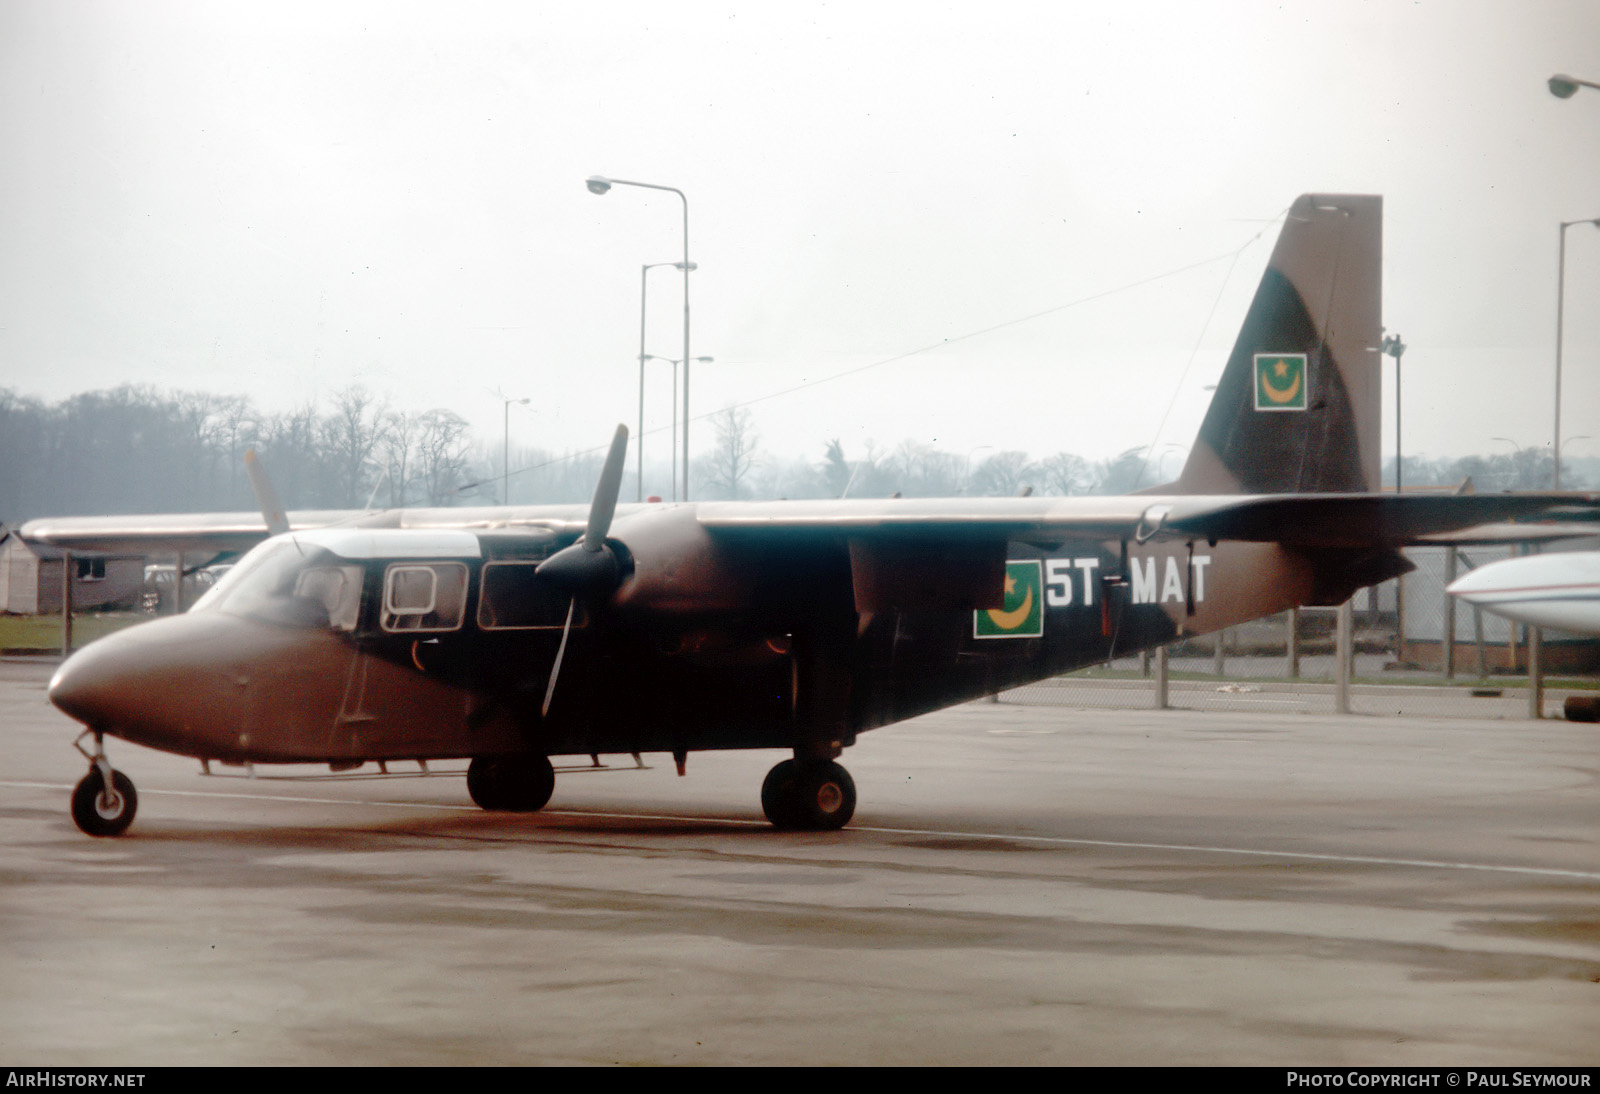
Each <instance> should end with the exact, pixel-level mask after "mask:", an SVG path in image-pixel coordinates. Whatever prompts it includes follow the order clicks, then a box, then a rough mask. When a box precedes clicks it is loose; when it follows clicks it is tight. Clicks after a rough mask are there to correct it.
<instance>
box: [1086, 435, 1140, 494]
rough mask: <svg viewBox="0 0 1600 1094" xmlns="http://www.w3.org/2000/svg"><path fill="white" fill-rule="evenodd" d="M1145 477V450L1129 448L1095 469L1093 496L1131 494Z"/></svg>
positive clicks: (1101, 462)
mask: <svg viewBox="0 0 1600 1094" xmlns="http://www.w3.org/2000/svg"><path fill="white" fill-rule="evenodd" d="M1143 475H1144V448H1143V447H1142V446H1141V447H1137V448H1129V449H1127V450H1126V451H1124V452H1122V453H1120V454H1118V455H1117V456H1115V457H1112V458H1110V459H1104V460H1101V461H1100V463H1099V464H1098V465H1097V466H1096V468H1095V481H1094V487H1093V489H1091V490H1090V493H1092V494H1131V493H1132V492H1133V491H1135V490H1137V489H1138V488H1139V479H1140V478H1141V477H1142V476H1143Z"/></svg>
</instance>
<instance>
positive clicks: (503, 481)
mask: <svg viewBox="0 0 1600 1094" xmlns="http://www.w3.org/2000/svg"><path fill="white" fill-rule="evenodd" d="M528 402H529V400H527V399H506V400H505V406H504V407H502V408H501V409H502V410H503V411H504V412H505V413H504V417H505V423H504V424H505V439H504V441H503V442H502V444H503V445H504V447H503V448H502V449H501V450H500V504H501V505H510V504H511V404H512V403H519V404H521V405H522V406H527V405H528Z"/></svg>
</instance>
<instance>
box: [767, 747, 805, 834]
mask: <svg viewBox="0 0 1600 1094" xmlns="http://www.w3.org/2000/svg"><path fill="white" fill-rule="evenodd" d="M797 769H798V768H797V765H796V764H795V762H794V761H793V760H784V761H783V762H782V763H780V764H778V765H777V766H776V767H774V768H773V769H772V770H771V771H769V772H767V777H766V779H765V780H763V781H762V783H761V811H762V812H763V813H765V814H766V815H767V819H768V820H769V821H771V822H772V824H773V826H774V827H776V828H793V827H795V824H794V821H793V819H792V818H791V816H790V814H791V812H792V809H793V804H794V780H795V772H796V770H797Z"/></svg>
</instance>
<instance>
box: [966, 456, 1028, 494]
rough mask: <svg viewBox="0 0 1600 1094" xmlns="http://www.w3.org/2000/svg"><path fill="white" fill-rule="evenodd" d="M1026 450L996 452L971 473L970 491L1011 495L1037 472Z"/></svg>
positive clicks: (1026, 483)
mask: <svg viewBox="0 0 1600 1094" xmlns="http://www.w3.org/2000/svg"><path fill="white" fill-rule="evenodd" d="M1037 470H1038V468H1037V466H1036V465H1035V464H1034V463H1033V462H1032V461H1030V460H1029V459H1028V454H1027V453H1026V452H1018V451H1016V450H1014V449H1013V450H1010V451H1006V452H996V453H995V454H994V455H992V456H990V457H989V458H988V459H986V460H984V461H983V463H982V464H981V465H979V467H978V469H977V470H976V471H974V472H973V473H972V492H973V493H974V494H983V495H986V496H988V497H1011V496H1013V495H1015V494H1016V493H1017V492H1018V491H1019V490H1021V489H1022V488H1023V487H1024V486H1026V485H1028V479H1029V478H1030V477H1031V476H1032V475H1033V474H1034V473H1035V472H1037Z"/></svg>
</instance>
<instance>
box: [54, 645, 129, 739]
mask: <svg viewBox="0 0 1600 1094" xmlns="http://www.w3.org/2000/svg"><path fill="white" fill-rule="evenodd" d="M114 637H115V636H112V638H114ZM112 638H103V639H101V640H100V641H99V642H95V643H93V644H91V645H88V646H85V647H84V648H83V649H81V650H79V651H78V652H77V653H74V654H73V655H72V656H71V657H68V658H67V659H66V660H65V661H63V662H62V663H61V666H60V667H59V668H57V669H56V672H55V675H54V676H52V677H51V678H50V687H49V690H48V692H47V694H48V695H49V697H50V702H52V703H54V704H55V705H56V707H57V709H59V710H60V711H61V712H62V713H64V714H67V715H69V716H70V717H72V718H75V719H77V720H78V721H80V722H82V723H84V724H85V725H88V726H94V727H96V728H104V727H106V726H108V725H109V724H110V723H111V722H113V721H114V719H115V714H116V710H117V706H118V699H119V697H120V696H124V695H125V694H126V683H127V681H126V679H125V676H126V674H125V672H124V671H123V669H122V668H121V661H122V658H120V657H118V656H117V655H116V653H115V651H114V650H112V649H111V646H113V645H115V643H114V642H113V641H112Z"/></svg>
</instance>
